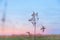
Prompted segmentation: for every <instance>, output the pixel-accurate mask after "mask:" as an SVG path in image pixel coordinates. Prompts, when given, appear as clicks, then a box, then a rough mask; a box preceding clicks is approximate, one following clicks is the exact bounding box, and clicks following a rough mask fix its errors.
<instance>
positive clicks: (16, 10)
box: [0, 0, 60, 34]
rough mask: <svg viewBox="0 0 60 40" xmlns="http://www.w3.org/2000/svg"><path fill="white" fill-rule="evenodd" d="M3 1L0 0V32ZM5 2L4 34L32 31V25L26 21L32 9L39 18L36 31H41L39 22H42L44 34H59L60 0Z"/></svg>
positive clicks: (13, 0)
mask: <svg viewBox="0 0 60 40" xmlns="http://www.w3.org/2000/svg"><path fill="white" fill-rule="evenodd" d="M4 2H5V0H3V1H1V0H0V33H2V32H1V27H2V22H1V19H2V15H3V10H4ZM7 3H8V6H7V11H6V22H5V28H4V30H5V31H4V34H21V33H26V32H27V31H30V32H31V33H33V25H32V24H31V23H30V22H29V21H28V19H30V18H31V14H32V12H33V11H35V12H38V14H39V18H40V20H39V21H38V24H37V33H42V31H41V30H40V28H41V25H40V24H43V25H44V26H45V27H46V30H45V32H44V33H45V34H60V0H7Z"/></svg>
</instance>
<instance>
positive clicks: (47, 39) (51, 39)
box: [0, 36, 60, 40]
mask: <svg viewBox="0 0 60 40" xmlns="http://www.w3.org/2000/svg"><path fill="white" fill-rule="evenodd" d="M0 40H33V37H26V36H25V37H21V36H20V37H5V38H1V37H0ZM36 40H60V36H39V37H36Z"/></svg>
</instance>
